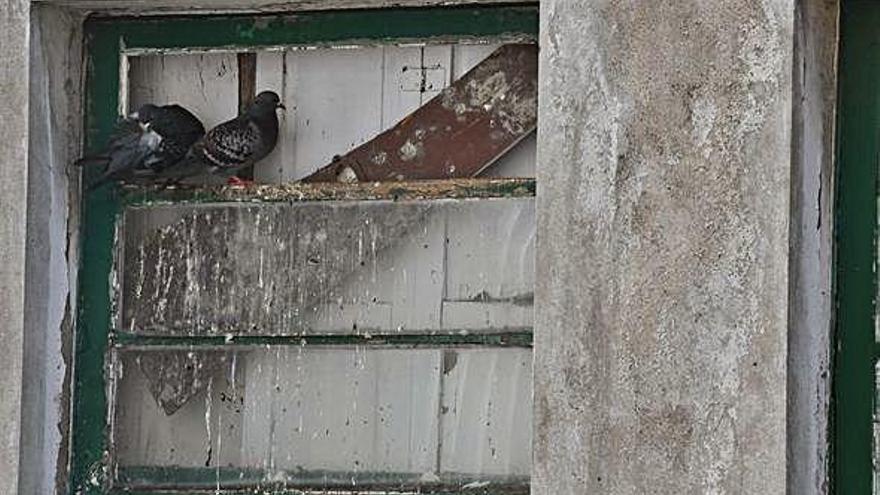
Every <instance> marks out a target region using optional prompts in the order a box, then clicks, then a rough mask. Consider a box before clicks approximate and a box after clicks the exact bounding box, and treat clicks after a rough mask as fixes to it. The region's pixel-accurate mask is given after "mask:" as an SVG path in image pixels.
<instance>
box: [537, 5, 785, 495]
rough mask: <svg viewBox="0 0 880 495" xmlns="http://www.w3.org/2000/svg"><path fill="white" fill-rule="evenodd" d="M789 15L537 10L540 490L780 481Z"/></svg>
mask: <svg viewBox="0 0 880 495" xmlns="http://www.w3.org/2000/svg"><path fill="white" fill-rule="evenodd" d="M793 9H794V7H793V2H792V1H790V0H767V1H763V2H752V1H746V0H722V1H719V2H638V3H631V2H620V1H613V0H565V1H563V0H549V1H547V2H542V3H541V61H540V74H541V78H540V79H541V81H540V89H539V94H540V105H539V117H538V122H539V131H538V133H539V144H538V147H539V151H538V163H539V168H538V169H539V172H538V183H539V191H538V215H539V217H538V239H539V245H538V248H537V255H538V261H537V273H539V274H540V275H539V276H538V277H537V282H536V311H537V313H536V318H535V320H536V325H537V326H536V329H535V331H536V333H535V338H536V343H535V368H534V369H535V416H534V418H535V423H534V427H535V432H534V433H535V444H534V449H535V450H534V456H535V464H534V470H533V490H534V493H540V494H551V493H552V494H582V493H603V494H630V493H676V494H677V493H716V494H721V493H729V494H733V493H785V489H786V462H785V420H786V412H785V407H786V400H785V382H786V333H787V313H788V305H787V298H788V286H787V284H788V270H787V264H788V262H787V251H788V216H789V194H790V189H789V169H790V162H791V154H790V150H791V133H790V119H791V101H790V95H791V57H792V54H791V50H792V40H791V36H792V13H793Z"/></svg>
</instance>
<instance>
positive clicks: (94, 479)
mask: <svg viewBox="0 0 880 495" xmlns="http://www.w3.org/2000/svg"><path fill="white" fill-rule="evenodd" d="M537 32H538V12H537V5H536V4H535V3H533V2H529V3H521V4H511V5H498V6H467V7H431V8H388V9H372V10H338V11H321V12H300V13H289V14H288V13H285V14H272V15H213V16H157V17H133V18H126V17H92V18H89V19H87V20H86V22H85V25H84V33H85V38H86V67H87V82H86V92H85V94H86V102H85V108H86V114H85V121H84V125H85V148H86V150H88V151H94V150H96V149H97V148H98V147H99V146H100V145H101V143H103V142H106V139H107V138H108V136H109V135H110V132H111V130H112V127H113V125H114V123H115V121H116V118H117V115H118V110H119V106H120V105H119V95H120V68H121V67H122V61H123V59H124V56H125V55H126V54H136V53H140V52H150V51H155V52H159V51H177V50H185V49H201V50H211V49H228V50H238V51H241V50H248V49H253V48H259V47H273V46H297V45H300V46H320V45H331V44H340V43H345V44H358V43H363V44H377V43H391V42H397V43H400V42H408V41H418V42H429V43H430V42H442V41H444V40H461V39H481V38H498V37H502V38H504V37H508V36H509V37H511V39H513V38H519V39H522V38H526V39H531V40H536V38H537ZM95 174H96V171H88V170H87V171H86V172H85V178H84V179H85V181H87V182H88V181H90V180H92V179H94V178H95ZM516 187H517V189H516V191H508V190H506V189H504V187H501V188H499V189H498V190H496V191H490V194H489V195H493V194H494V195H510V194H526V195H534V193H535V185H534V181H533V180H531V181H528V180H527V181H525V182H524V183H522V184H517V185H516ZM483 192H484V193H485V191H483ZM150 194H151V193H149V192H146V193H144V192H143V191H141V192H138V193H135V194H124V193H121V191H120V189H118V188H100V189H97V190H95V191H92V192H90V193H88V194H87V195H85V196H84V198H83V200H84V201H83V204H84V208H83V210H84V213H83V219H82V223H81V226H82V227H81V231H80V234H81V235H80V237H81V251H80V252H81V253H82V258H81V260H80V270H79V294H80V296H79V297H80V299H79V308H78V315H77V331H76V343H75V349H76V351H75V352H76V357H75V366H74V378H73V387H74V400H73V421H72V425H73V427H72V435H71V442H72V445H71V464H70V466H71V469H70V482H69V493H71V494H78V495H79V494H82V495H97V494H107V493H127V494H132V493H136V492H133V491H123V490H122V489H110V490H109V491H108V490H107V489H106V488H105V486H106V482H107V480H108V479H109V478H110V476H111V473H110V458H109V457H110V455H109V453H108V452H110V445H108V437H107V426H108V425H107V410H108V409H107V408H108V404H107V389H106V386H107V370H108V364H107V363H108V357H109V353H110V350H111V347H112V346H114V345H115V346H124V345H128V344H135V343H136V344H139V345H150V344H151V342H147V341H144V342H135V341H133V340H131V339H132V337H131V336H125V335H118V334H116V335H115V334H112V333H111V331H110V325H111V323H110V318H111V307H112V301H111V291H112V287H111V282H110V274H111V270H112V266H113V244H114V232H115V224H116V219H117V216H118V215H119V214H120V212H121V211H122V208H123V207H124V206H125V205H126V204H130V203H131V202H135V203H143V202H145V201H150V200H151V199H157V200H159V201H162V200H169V198H168V197H165V198H164V199H163V197H162V193H156V195H154V196H151V195H150ZM477 195H479V194H477ZM172 196H174V198H173V200H174V201H184V202H186V201H221V202H222V201H238V200H241V198H224V197H220V196H212V195H210V194H208V195H207V196H205V195H204V194H202V193H195V194H193V195H190V196H187V197H183V198H181V197H180V193H174V194H172ZM184 196H186V195H184ZM132 198H135V199H132ZM126 339H128V340H126ZM469 339H471V340H474V341H473V342H464V341H462V342H459V341H457V340H455V339H448V338H447V339H446V340H448V342H446V341H443V339H440V340H438V341H437V342H431V343H432V344H435V345H450V344H461V343H464V344H472V345H473V344H477V345H520V346H531V336H530V334H529V335H523V334H522V333H513V334H499V335H493V336H488V337H485V338H482V337H474V336H471V337H469ZM135 340H136V339H135ZM318 340H320V339H318ZM465 340H467V338H466V339H465ZM218 343H219V342H214V341H211V340H210V339H208V341H206V342H190V343H189V344H190V345H199V344H203V345H212V344H218ZM250 343H253V344H257V343H260V344H265V343H266V342H265V339H259V338H258V339H256V340H255V341H253V342H247V341H242V342H239V343H238V344H239V345H241V344H250ZM279 343H283V342H279ZM152 344H159V345H167V344H168V342H161V339H159V341H156V342H152ZM400 344H402V345H416V344H418V342H401V343H400ZM261 490H265V488H262V489H261ZM520 491H521V489H518V488H514V489H513V490H512V491H510V490H507V489H505V488H504V487H496V488H492V489H490V490H489V491H484V490H481V491H479V492H477V493H512V492H516V493H519V492H520ZM209 492H210V493H215V492H214V490H210V491H209ZM252 492H253V489H247V490H240V491H237V490H229V491H223V492H222V493H227V494H232V493H252ZM144 493H149V494H151V495H157V494H161V493H165V492H163V491H162V490H157V491H149V492H144ZM169 493H170V492H169ZM174 493H180V492H174ZM188 493H198V490H194V491H192V492H188ZM260 493H270V492H266V491H260ZM271 493H276V494H284V493H300V492H299V491H297V490H296V489H288V488H279V489H273V490H272V491H271ZM434 493H456V492H449V491H443V490H441V491H438V492H434ZM468 493H474V492H473V491H468Z"/></svg>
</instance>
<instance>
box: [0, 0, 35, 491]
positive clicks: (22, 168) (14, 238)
mask: <svg viewBox="0 0 880 495" xmlns="http://www.w3.org/2000/svg"><path fill="white" fill-rule="evenodd" d="M29 9H30V3H29V2H28V1H26V0H3V1H0V61H2V63H0V88H2V91H0V109H3V110H2V111H3V116H2V118H0V136H3V138H2V139H0V177H2V178H3V180H2V181H0V211H2V212H3V214H2V215H0V322H2V324H0V349H3V360H2V366H3V373H0V418H2V421H0V493H9V494H14V493H18V447H19V433H20V421H19V419H20V415H21V374H22V373H21V370H22V349H23V343H22V326H23V324H24V318H23V314H24V312H23V307H24V251H25V246H24V236H25V215H26V210H27V208H26V206H27V196H26V193H27V155H28V153H27V150H28V147H27V145H28V143H27V112H28V105H27V101H28V99H27V97H28V71H27V60H28V31H29V29H28V15H29Z"/></svg>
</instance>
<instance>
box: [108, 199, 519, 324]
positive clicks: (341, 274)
mask: <svg viewBox="0 0 880 495" xmlns="http://www.w3.org/2000/svg"><path fill="white" fill-rule="evenodd" d="M121 232H122V234H121V235H122V239H123V240H122V241H121V242H120V246H121V253H120V255H119V256H118V257H117V258H118V265H117V269H116V270H117V274H118V276H117V279H118V280H119V284H120V285H119V287H118V289H117V290H118V295H117V300H118V301H119V302H120V303H121V305H120V306H121V310H120V311H119V314H118V315H117V328H119V329H120V330H122V331H126V332H131V333H140V334H152V335H160V334H161V335H230V334H237V335H258V334H271V335H297V334H334V333H335V334H339V333H361V334H374V333H420V332H434V333H437V332H442V333H459V332H491V331H501V330H511V329H517V330H522V329H529V328H531V326H532V307H533V304H532V299H533V296H532V294H533V286H534V245H535V215H534V198H498V199H480V200H451V199H444V200H432V201H410V202H394V201H361V202H311V203H293V204H282V203H271V204H205V205H196V206H193V205H187V206H173V205H167V206H149V207H129V208H128V209H127V210H126V211H125V213H124V215H123V228H122V229H121Z"/></svg>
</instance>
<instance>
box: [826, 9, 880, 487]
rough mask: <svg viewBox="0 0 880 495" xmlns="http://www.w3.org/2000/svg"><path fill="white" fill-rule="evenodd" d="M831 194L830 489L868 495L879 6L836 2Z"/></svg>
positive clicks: (879, 128) (879, 148) (879, 145)
mask: <svg viewBox="0 0 880 495" xmlns="http://www.w3.org/2000/svg"><path fill="white" fill-rule="evenodd" d="M841 13H842V17H841V50H840V68H839V74H840V78H839V81H840V82H839V84H840V86H839V107H838V108H839V113H838V124H837V125H838V128H837V138H838V151H837V153H838V155H837V156H838V160H837V169H838V171H837V174H838V175H837V193H836V198H837V199H836V201H837V204H836V215H835V217H836V225H835V227H836V247H835V257H836V259H835V262H836V267H835V278H836V280H835V286H836V291H835V292H836V294H835V297H836V314H835V318H836V326H835V335H834V339H835V343H836V346H835V349H834V353H833V361H834V380H833V384H832V387H833V405H832V417H831V425H832V426H831V428H832V432H833V435H832V445H831V447H832V461H831V470H832V479H833V483H832V485H833V486H832V489H833V493H836V494H839V495H850V494H870V493H871V485H872V475H873V467H872V458H871V457H872V455H871V454H872V438H873V430H872V419H873V413H874V355H873V354H874V348H875V342H874V315H875V297H876V293H877V277H876V273H875V262H876V255H877V235H876V234H877V233H876V230H877V192H878V191H877V177H878V160H877V158H878V153H880V88H878V86H877V81H880V57H878V55H880V3H878V2H874V1H869V0H852V1H845V2H843V7H842V11H841Z"/></svg>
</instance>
